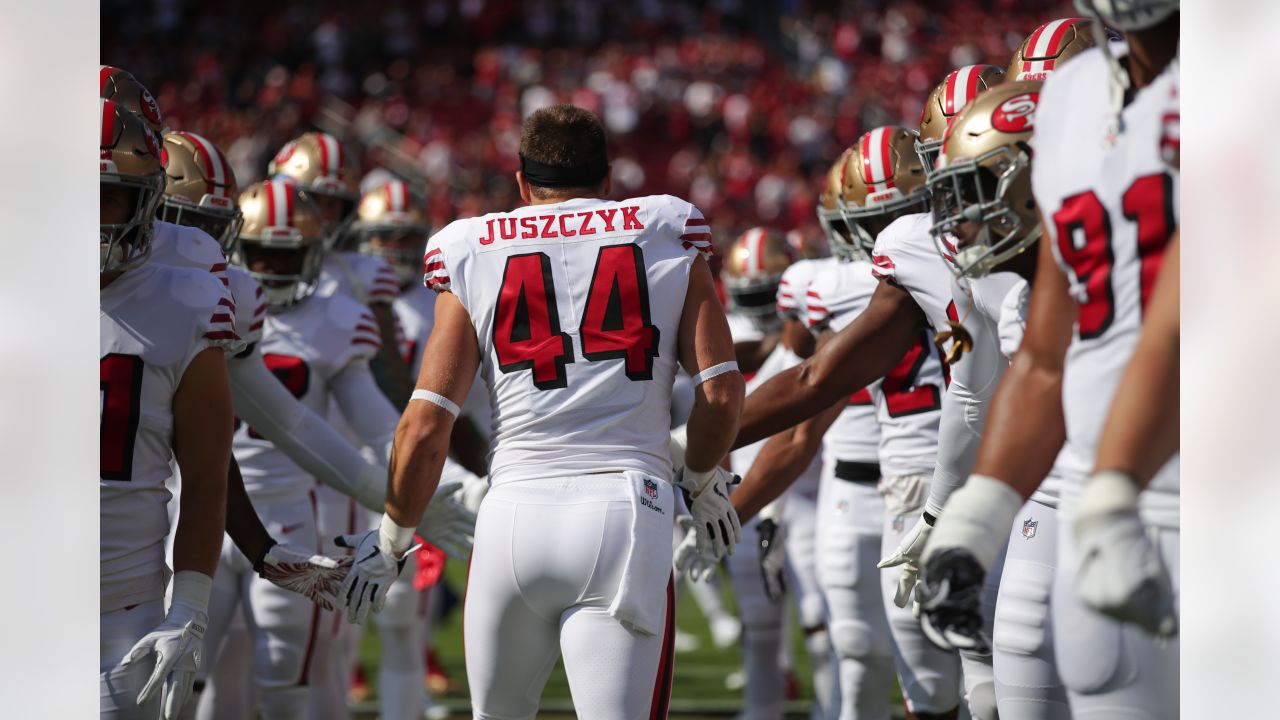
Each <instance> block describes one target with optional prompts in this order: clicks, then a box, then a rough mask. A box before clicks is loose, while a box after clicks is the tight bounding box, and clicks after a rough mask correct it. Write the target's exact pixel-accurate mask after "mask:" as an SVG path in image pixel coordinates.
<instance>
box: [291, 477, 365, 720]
mask: <svg viewBox="0 0 1280 720" xmlns="http://www.w3.org/2000/svg"><path fill="white" fill-rule="evenodd" d="M315 495H316V526H317V532H318V534H319V536H320V549H321V552H323V553H324V554H325V555H328V556H329V557H344V556H347V555H351V554H353V553H355V551H354V550H350V549H347V548H340V547H338V546H337V545H334V544H333V540H334V538H336V537H338V536H339V535H352V534H355V533H360V532H364V531H366V530H368V529H369V528H370V527H372V525H373V523H375V522H376V520H371V519H370V516H371V514H370V512H369V511H368V510H365V509H364V508H363V507H361V506H360V505H359V504H358V503H357V502H356V501H355V500H352V499H351V498H350V497H348V496H346V495H343V494H342V493H340V492H338V491H337V490H334V489H333V488H331V487H328V486H327V485H320V486H318V487H317V488H316V489H315ZM360 632H361V628H360V627H359V626H357V625H353V624H352V623H350V622H348V621H347V618H346V615H345V613H344V612H342V611H340V610H338V611H334V610H321V611H320V625H319V630H318V631H317V632H316V652H315V661H314V662H315V665H314V667H313V668H312V671H311V678H310V690H309V691H308V695H309V697H310V701H309V703H308V705H309V707H310V710H309V711H308V712H307V717H308V718H309V719H310V720H349V718H350V717H351V712H350V710H348V709H347V690H348V689H349V688H350V686H351V679H352V678H353V677H354V675H355V666H354V664H353V663H354V662H355V649H356V644H357V640H358V639H359V637H360Z"/></svg>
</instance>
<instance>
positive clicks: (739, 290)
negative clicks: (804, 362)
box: [723, 274, 782, 333]
mask: <svg viewBox="0 0 1280 720" xmlns="http://www.w3.org/2000/svg"><path fill="white" fill-rule="evenodd" d="M723 282H724V289H725V294H726V295H728V297H729V309H730V310H732V311H734V312H736V313H738V314H739V315H742V316H744V317H746V318H748V319H749V320H751V324H752V325H755V326H756V328H757V329H759V330H760V331H761V332H765V333H769V332H773V331H774V330H777V329H778V328H780V327H782V318H781V317H779V316H778V285H779V283H781V282H782V275H781V274H779V275H775V276H769V277H764V278H758V279H746V278H734V277H725V278H724V279H723Z"/></svg>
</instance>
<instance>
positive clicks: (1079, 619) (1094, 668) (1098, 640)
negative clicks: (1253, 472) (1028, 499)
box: [1052, 486, 1180, 720]
mask: <svg viewBox="0 0 1280 720" xmlns="http://www.w3.org/2000/svg"><path fill="white" fill-rule="evenodd" d="M1077 487H1078V486H1077ZM1073 504H1074V503H1073V502H1069V501H1068V499H1067V498H1066V497H1064V498H1063V500H1062V504H1061V505H1060V506H1059V507H1058V527H1059V528H1061V529H1062V531H1061V532H1060V533H1059V534H1058V567H1057V570H1056V573H1055V575H1054V586H1053V599H1052V607H1053V627H1054V628H1056V629H1057V630H1058V631H1059V632H1058V633H1057V635H1055V637H1054V650H1055V652H1056V653H1057V659H1058V673H1059V675H1061V677H1062V682H1063V684H1064V685H1066V687H1067V698H1068V700H1069V702H1070V703H1071V714H1072V717H1073V718H1077V719H1079V720H1087V719H1090V718H1097V719H1101V718H1123V719H1124V720H1157V718H1158V719H1159V720H1174V719H1176V718H1177V717H1178V714H1179V700H1178V688H1179V675H1178V671H1179V665H1178V646H1179V643H1178V638H1176V637H1175V638H1172V639H1169V640H1157V639H1156V638H1154V637H1153V636H1151V635H1148V634H1147V633H1146V632H1144V631H1143V630H1142V629H1141V628H1139V627H1138V626H1136V625H1123V624H1121V623H1119V622H1117V621H1115V620H1112V619H1111V618H1108V617H1106V616H1105V615H1101V614H1099V613H1096V612H1094V611H1093V610H1090V609H1089V608H1087V607H1086V606H1085V605H1084V604H1083V603H1081V602H1080V599H1079V596H1077V595H1076V592H1075V589H1074V587H1073V586H1072V583H1073V579H1074V573H1075V568H1076V562H1077V560H1076V556H1075V548H1074V536H1073V534H1072V532H1071V528H1072V526H1073V525H1074V522H1075V518H1074V513H1073V509H1074V508H1073ZM1147 535H1148V536H1149V537H1150V538H1151V541H1152V543H1153V544H1154V545H1155V547H1156V548H1158V549H1159V551H1160V555H1161V558H1162V559H1163V560H1164V563H1165V567H1166V568H1168V570H1169V574H1170V577H1171V579H1172V580H1173V590H1174V593H1175V596H1176V593H1177V592H1178V586H1179V581H1180V577H1179V575H1180V573H1179V567H1178V566H1179V557H1180V556H1179V548H1178V539H1179V531H1178V529H1177V528H1170V527H1157V526H1155V525H1152V524H1148V525H1147Z"/></svg>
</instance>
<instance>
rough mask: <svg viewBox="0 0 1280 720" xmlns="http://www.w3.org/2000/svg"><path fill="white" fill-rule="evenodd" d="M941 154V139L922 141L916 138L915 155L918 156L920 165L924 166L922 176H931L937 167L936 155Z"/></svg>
mask: <svg viewBox="0 0 1280 720" xmlns="http://www.w3.org/2000/svg"><path fill="white" fill-rule="evenodd" d="M941 152H942V138H941V137H937V138H931V139H929V140H923V139H920V138H916V155H918V156H920V164H921V165H923V166H924V176H925V177H929V176H930V175H932V174H933V169H934V168H935V167H936V166H937V165H938V155H939V154H940V153H941Z"/></svg>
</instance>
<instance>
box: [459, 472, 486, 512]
mask: <svg viewBox="0 0 1280 720" xmlns="http://www.w3.org/2000/svg"><path fill="white" fill-rule="evenodd" d="M488 493H489V478H487V477H480V476H479V475H467V477H466V478H465V479H464V480H463V481H462V489H461V490H459V491H458V492H456V493H455V494H454V496H453V498H454V499H455V500H457V501H458V502H460V503H462V505H463V506H464V507H466V508H467V509H468V510H470V511H471V512H473V513H478V512H480V503H481V502H482V501H484V496H485V495H487V494H488Z"/></svg>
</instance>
